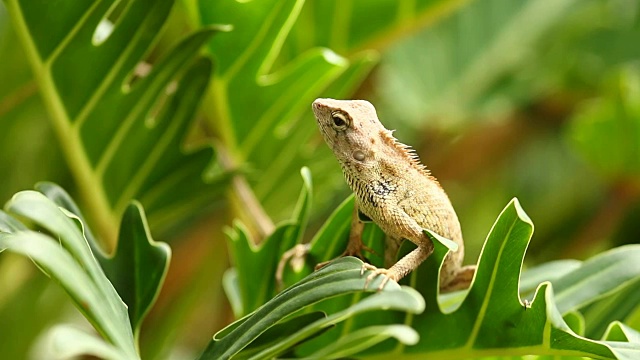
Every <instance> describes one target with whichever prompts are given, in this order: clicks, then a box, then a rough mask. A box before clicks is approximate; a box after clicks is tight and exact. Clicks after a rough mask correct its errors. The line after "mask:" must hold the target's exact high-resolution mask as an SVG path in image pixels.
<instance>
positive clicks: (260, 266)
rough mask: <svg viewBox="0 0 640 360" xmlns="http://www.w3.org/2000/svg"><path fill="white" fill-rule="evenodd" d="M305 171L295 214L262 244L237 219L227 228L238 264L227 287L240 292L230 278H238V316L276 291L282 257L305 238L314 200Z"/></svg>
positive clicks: (256, 305) (264, 300)
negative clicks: (311, 204)
mask: <svg viewBox="0 0 640 360" xmlns="http://www.w3.org/2000/svg"><path fill="white" fill-rule="evenodd" d="M301 174H302V177H303V180H304V185H305V186H304V187H303V188H302V191H301V193H300V196H299V199H298V204H297V205H296V210H295V211H294V214H293V217H292V218H291V219H290V220H289V221H286V222H283V223H281V224H279V225H278V226H277V227H276V229H275V231H274V232H273V233H272V234H271V235H270V236H268V237H267V238H266V239H264V240H263V241H262V243H260V245H259V246H255V245H254V244H253V241H252V240H251V239H250V236H249V234H248V231H247V230H246V229H245V228H244V226H243V225H242V224H240V223H239V222H235V223H234V224H233V228H231V229H227V230H226V232H225V233H226V235H227V239H228V240H229V241H230V245H229V247H230V249H231V256H232V258H233V262H234V264H236V268H235V269H234V270H233V272H234V274H229V275H225V277H226V278H227V280H226V281H225V282H226V285H225V289H226V290H228V291H231V292H232V293H236V291H235V290H234V289H235V287H231V286H232V284H231V283H230V281H234V282H236V281H237V283H238V287H237V289H239V291H238V292H237V293H238V294H239V296H236V295H234V299H235V300H234V302H233V304H234V305H233V306H234V313H235V314H236V316H238V317H240V316H243V315H245V314H247V313H249V312H251V311H253V310H255V309H256V308H257V307H259V306H260V305H262V304H264V303H265V302H266V301H267V300H268V299H269V298H271V297H272V296H273V295H274V294H275V283H274V280H275V268H276V265H277V263H278V259H279V258H280V256H282V254H283V253H284V252H285V251H287V250H289V249H290V248H292V247H293V246H294V245H295V244H296V243H298V242H300V241H301V239H302V234H303V231H304V228H305V227H306V223H307V218H308V211H309V207H310V202H311V199H310V197H311V175H310V173H309V170H308V169H306V168H303V169H302V170H301ZM265 254H274V256H265ZM269 269H274V270H273V271H269ZM265 270H266V271H265Z"/></svg>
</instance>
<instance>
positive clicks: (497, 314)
mask: <svg viewBox="0 0 640 360" xmlns="http://www.w3.org/2000/svg"><path fill="white" fill-rule="evenodd" d="M304 191H305V190H303V193H304ZM306 191H308V190H306ZM352 206H353V199H352V198H350V199H348V200H347V201H345V202H344V203H343V204H342V205H341V206H340V207H339V208H338V209H336V211H335V212H334V214H333V215H332V216H331V217H330V218H329V219H328V220H327V222H326V223H325V225H324V226H323V227H322V228H321V229H320V230H319V231H318V233H317V234H316V236H315V237H314V238H313V240H312V241H311V243H310V244H309V255H308V257H307V263H306V264H305V265H304V266H301V267H299V268H296V269H291V268H290V267H288V268H287V270H286V271H287V272H289V273H291V272H293V273H294V274H293V275H290V276H289V277H287V276H285V280H286V282H287V283H288V284H291V283H293V282H294V281H295V280H296V279H299V278H300V277H303V276H304V275H307V274H310V275H307V277H305V278H303V279H302V280H301V281H299V282H296V283H294V284H293V285H292V287H291V288H289V289H287V290H285V291H283V292H282V293H280V294H278V295H277V296H276V297H275V298H274V299H273V300H271V301H269V302H267V303H266V304H265V305H264V306H263V307H261V308H259V310H257V312H255V313H253V314H251V315H248V316H247V317H245V318H243V320H240V322H241V323H242V324H248V323H249V322H251V321H253V322H254V323H255V322H256V321H258V320H259V319H260V318H262V317H264V314H263V313H261V311H263V310H261V309H263V308H264V307H267V308H269V307H272V306H274V304H276V303H278V302H287V301H289V299H288V297H290V296H293V295H292V293H290V291H291V290H290V289H294V288H298V286H302V285H301V284H305V283H307V282H309V281H311V279H314V278H315V277H316V276H322V275H318V273H311V271H312V266H313V265H314V264H315V263H316V262H319V261H325V260H327V258H331V257H333V256H337V255H338V254H339V253H340V252H341V251H342V249H344V246H345V245H346V241H347V239H348V232H349V223H350V216H351V211H352ZM291 223H296V217H294V218H293V219H292V220H291ZM239 229H241V227H237V228H236V231H238V230H239ZM532 233H533V225H532V223H531V220H530V219H529V218H528V216H527V215H526V214H525V213H524V211H523V210H522V208H521V207H520V205H519V203H518V201H517V200H516V199H514V200H513V201H511V202H510V203H509V204H508V205H507V207H506V208H505V209H504V210H503V212H502V213H501V214H500V216H499V217H498V219H497V220H496V222H495V224H494V226H493V227H492V229H491V231H490V234H489V235H488V237H487V241H486V243H485V245H484V247H483V251H482V254H481V256H480V259H479V262H478V270H477V273H476V276H475V279H474V282H473V284H472V286H471V288H470V289H469V290H468V291H464V292H458V293H454V294H446V295H440V294H438V281H436V279H438V278H439V276H438V273H439V267H440V264H441V262H442V260H443V259H444V256H445V255H446V253H447V251H448V249H447V247H446V246H445V245H443V243H441V241H440V239H438V238H436V237H435V236H434V234H432V233H430V232H427V235H428V236H431V237H432V240H433V241H434V244H435V245H436V251H435V253H434V255H433V256H432V257H430V258H429V259H428V260H427V261H426V262H425V263H424V264H423V265H422V266H420V267H419V268H418V270H416V271H414V272H413V273H412V274H411V275H410V276H408V277H407V278H406V279H403V281H402V282H401V283H404V284H408V285H410V286H412V287H413V288H415V289H416V290H418V291H419V293H420V294H422V296H424V298H425V303H426V308H425V311H424V312H422V313H419V314H416V312H415V311H411V312H409V313H402V312H384V311H375V312H371V313H368V314H366V316H362V315H358V314H354V316H352V317H350V318H349V319H348V320H345V321H343V322H340V323H338V324H336V327H335V328H333V329H331V330H329V331H324V332H322V333H318V332H319V331H320V330H321V329H320V328H316V329H315V332H316V333H317V334H318V335H317V336H316V337H314V338H309V339H307V341H303V340H304V339H303V338H302V337H300V338H296V342H294V341H292V342H291V343H287V345H286V346H289V348H288V350H287V352H286V354H288V356H295V357H314V356H316V355H318V356H319V354H322V356H324V355H327V356H329V355H328V353H325V352H324V351H326V349H327V347H330V348H331V354H343V353H342V351H347V353H348V355H344V356H352V355H356V354H357V355H358V356H359V357H360V356H362V357H369V356H371V357H380V358H389V357H390V356H397V355H398V354H403V357H408V358H417V359H418V358H424V357H425V356H433V357H436V358H445V357H446V358H460V359H462V358H472V357H484V356H491V355H497V354H502V355H505V354H508V355H509V356H522V355H554V356H590V357H595V358H610V359H613V358H617V359H633V358H635V356H637V354H638V352H639V351H640V342H638V341H637V337H638V336H639V335H640V334H638V333H637V332H636V331H634V330H633V329H631V328H629V327H627V326H625V325H623V324H621V323H618V322H613V323H611V324H610V325H609V328H608V330H607V332H606V333H605V335H604V336H603V338H602V340H601V341H596V340H590V339H587V338H584V337H582V336H580V335H579V334H582V333H584V320H581V319H582V317H581V315H580V314H579V313H578V311H579V310H581V309H583V308H584V307H585V306H587V305H589V304H592V303H594V302H597V301H598V300H600V299H603V298H605V297H607V296H609V295H610V294H615V293H618V292H620V291H621V290H624V289H625V288H627V287H629V286H631V285H633V284H635V283H637V282H638V281H639V280H638V279H640V266H638V264H637V261H636V259H637V258H638V256H640V246H637V245H630V246H626V247H623V248H619V249H614V250H611V251H608V252H605V253H603V254H600V255H598V256H596V257H594V258H592V259H590V260H588V261H586V262H584V263H581V262H577V261H562V262H555V263H550V264H548V265H544V266H541V267H540V268H534V269H532V270H531V271H530V272H529V273H530V274H527V273H524V274H523V281H522V291H523V294H524V295H526V296H527V298H528V299H530V300H523V298H521V295H520V291H521V282H520V272H521V267H522V263H523V260H524V255H525V251H526V248H527V246H528V244H529V240H530V238H531V235H532ZM278 238H281V235H278V231H276V233H274V235H273V238H270V241H273V242H276V243H277V240H278ZM363 240H364V241H365V243H366V244H367V245H369V246H371V247H373V248H374V250H376V251H378V249H379V248H380V247H381V246H382V242H383V241H384V234H383V233H382V232H381V231H380V230H379V229H378V228H377V227H376V226H367V228H366V230H365V235H364V239H363ZM238 241H247V240H246V239H240V238H235V239H234V240H233V241H232V243H233V246H232V247H231V249H232V254H234V259H236V264H235V265H236V267H237V268H241V267H242V268H245V270H244V271H258V269H257V268H254V264H257V263H260V264H261V265H260V267H259V271H261V272H262V273H263V274H264V273H267V274H269V275H270V274H273V273H274V272H275V270H276V268H275V266H274V264H273V262H272V263H271V267H265V264H266V263H264V262H260V261H261V260H259V259H261V258H262V257H265V258H274V257H275V258H277V257H278V256H279V255H281V254H282V249H275V248H269V247H266V246H265V247H259V248H253V249H252V255H251V256H249V257H246V258H245V257H239V256H238V254H235V252H236V251H237V249H238V247H239V246H240V245H239V244H238V243H237V242H238ZM407 243H408V242H405V244H407ZM403 248H404V249H401V252H402V251H405V252H406V251H409V250H410V246H403ZM350 259H351V260H349V261H353V262H354V264H355V265H357V264H360V262H359V261H356V260H355V259H353V258H350ZM371 260H372V262H373V263H375V264H379V263H380V261H381V260H382V259H380V258H379V257H376V256H374V255H372V256H371ZM345 261H346V260H340V261H336V262H335V263H332V264H344V262H345ZM267 266H268V265H267ZM340 266H343V265H340ZM329 268H330V266H329ZM247 269H249V270H247ZM251 269H253V270H251ZM231 272H233V270H232V271H231ZM269 275H263V276H262V281H261V282H260V283H261V284H262V287H261V289H262V290H261V292H259V293H257V294H256V293H254V292H253V291H254V290H251V288H250V287H253V286H254V285H255V284H253V285H252V284H247V283H246V282H243V281H236V282H233V283H229V284H228V285H229V286H228V287H227V288H226V290H227V291H228V293H229V292H231V293H233V294H234V296H233V298H234V300H233V301H234V302H236V308H238V309H243V311H242V312H241V313H244V314H246V313H247V312H248V311H251V310H252V308H247V307H246V305H247V304H251V306H252V307H253V308H255V306H257V305H258V304H256V303H255V302H252V301H251V300H250V299H254V296H256V295H258V296H259V298H261V299H264V298H265V297H268V294H267V293H265V292H264V289H268V288H273V286H274V285H267V284H265V283H264V281H265V280H266V281H267V282H269V283H273V281H274V278H273V277H272V276H271V277H270V276H269ZM356 275H357V274H356ZM356 277H357V276H356ZM361 279H362V278H361ZM541 282H542V283H541ZM552 284H553V285H552ZM336 285H337V284H336ZM536 285H537V286H536ZM536 287H537V288H536ZM534 288H535V293H532V291H533V289H534ZM554 290H555V291H554ZM313 291H314V290H309V294H305V296H308V297H312V296H314V295H313ZM383 293H384V292H383ZM527 294H530V295H527ZM364 299H365V300H363V297H362V294H361V293H355V294H353V295H346V296H340V297H337V298H332V299H327V300H324V301H322V302H320V303H317V304H313V305H309V304H308V303H304V304H305V306H307V307H306V308H305V310H304V312H305V313H317V312H320V313H325V314H328V317H329V318H330V317H331V316H332V314H338V313H341V312H342V311H346V310H345V309H350V308H352V307H357V306H359V304H360V303H361V302H362V301H366V299H369V297H365V298H364ZM612 306H615V305H612ZM629 311H632V309H630V310H629ZM280 314H281V315H289V314H290V313H288V312H283V313H280ZM563 316H565V317H566V320H565V319H564V318H563ZM279 319H280V320H282V319H283V318H282V317H281V318H279ZM316 321H321V320H316ZM275 323H277V322H272V323H270V324H265V323H261V325H256V326H262V327H260V328H259V329H260V330H259V331H265V328H264V327H268V326H273V325H275ZM309 323H311V320H310V321H309ZM256 324H257V323H256ZM397 324H402V325H403V326H407V325H408V326H411V327H413V328H414V329H415V330H416V331H417V334H418V335H419V336H420V340H419V341H418V342H417V343H416V344H411V342H408V341H396V340H390V339H385V341H376V340H377V338H376V334H375V333H369V332H368V330H366V329H369V328H370V327H372V326H388V327H392V326H396V325H397ZM580 324H582V325H580ZM234 326H235V325H234ZM248 326H249V325H244V327H243V330H242V332H245V331H254V330H255V329H254V328H253V327H248ZM308 326H310V327H313V325H308ZM574 329H575V330H574ZM580 329H582V330H580ZM229 331H230V330H227V331H224V332H223V334H227V333H229ZM233 331H235V330H233ZM233 331H232V332H231V333H229V335H231V334H232V333H233ZM576 331H577V332H576ZM235 336H237V335H235ZM224 339H225V338H224V337H223V340H221V341H224ZM354 339H358V340H357V343H358V344H359V345H361V346H359V347H358V350H357V351H348V349H350V348H352V347H353V345H354V343H353V342H352V341H356V340H354ZM614 340H615V341H614ZM228 341H229V340H228ZM300 341H303V342H301V343H297V342H300ZM369 341H371V342H369ZM214 343H215V341H214V342H212V343H211V347H212V348H215V347H216V346H222V345H214ZM409 345H411V346H409ZM242 346H249V349H250V348H251V340H250V339H246V340H245V343H243V345H242ZM270 346H275V345H270ZM283 346H284V345H283ZM323 349H324V350H323ZM210 350H211V348H210ZM284 350H285V349H280V348H279V351H280V352H283V351H284ZM246 351H249V350H246ZM261 351H265V352H264V353H265V354H271V353H270V352H269V351H268V350H265V349H264V348H261ZM241 354H243V353H242V352H240V353H239V355H238V356H239V357H240V358H243V355H241ZM341 356H342V355H341ZM258 358H260V357H258Z"/></svg>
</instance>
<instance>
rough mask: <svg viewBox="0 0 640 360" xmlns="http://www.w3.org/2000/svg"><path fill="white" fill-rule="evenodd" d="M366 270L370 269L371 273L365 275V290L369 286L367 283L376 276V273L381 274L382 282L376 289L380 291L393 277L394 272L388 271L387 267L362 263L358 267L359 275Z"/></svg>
mask: <svg viewBox="0 0 640 360" xmlns="http://www.w3.org/2000/svg"><path fill="white" fill-rule="evenodd" d="M367 270H369V271H371V274H369V275H368V276H367V279H366V280H365V282H364V288H365V290H366V289H367V287H368V286H369V283H370V282H371V281H373V279H375V278H376V277H378V275H382V276H383V279H382V282H381V283H380V286H378V291H382V289H384V286H385V285H386V284H387V282H389V280H391V279H394V278H395V275H394V273H393V272H392V271H390V270H389V269H385V268H377V267H375V266H373V265H371V264H363V265H362V268H361V269H360V275H364V272H365V271H367Z"/></svg>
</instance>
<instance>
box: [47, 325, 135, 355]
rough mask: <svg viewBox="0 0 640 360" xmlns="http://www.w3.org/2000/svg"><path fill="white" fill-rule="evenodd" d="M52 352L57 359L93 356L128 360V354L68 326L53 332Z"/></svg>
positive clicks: (51, 334)
mask: <svg viewBox="0 0 640 360" xmlns="http://www.w3.org/2000/svg"><path fill="white" fill-rule="evenodd" d="M50 336H51V339H52V342H53V343H52V345H51V351H52V354H51V355H53V356H54V357H55V358H56V359H70V358H73V357H79V356H82V355H85V356H86V355H92V356H95V357H97V358H100V359H128V358H129V357H127V354H126V353H123V352H122V351H120V350H119V349H118V348H116V347H114V346H113V345H111V344H109V343H107V342H105V341H104V340H103V339H101V338H99V337H96V336H95V335H93V334H88V333H86V332H84V331H82V330H80V329H77V328H75V327H72V326H68V325H58V326H56V327H55V328H53V329H52V330H51V333H50Z"/></svg>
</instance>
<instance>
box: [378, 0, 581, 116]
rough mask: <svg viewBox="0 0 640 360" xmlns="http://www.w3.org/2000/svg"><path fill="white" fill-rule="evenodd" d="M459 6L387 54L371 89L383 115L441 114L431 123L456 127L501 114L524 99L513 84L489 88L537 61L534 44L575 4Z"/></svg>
mask: <svg viewBox="0 0 640 360" xmlns="http://www.w3.org/2000/svg"><path fill="white" fill-rule="evenodd" d="M461 3H462V5H463V6H462V7H460V9H459V10H458V11H457V12H456V13H454V14H452V16H450V17H448V18H446V19H443V21H441V22H439V23H436V24H435V25H434V26H432V27H428V28H424V29H422V30H421V31H420V32H419V33H418V34H417V35H416V36H413V37H411V38H408V39H407V40H406V41H403V42H397V43H396V44H393V47H392V48H391V49H390V51H387V52H385V54H384V57H383V59H382V61H381V66H380V71H379V73H378V79H377V80H378V83H380V84H384V86H378V87H377V88H378V93H379V95H380V96H379V99H380V101H379V102H378V103H379V104H380V106H381V107H384V108H385V109H387V118H390V119H403V120H404V121H406V122H408V123H410V124H411V125H413V126H415V127H418V126H421V125H424V124H425V121H424V119H425V118H429V119H435V120H433V121H430V124H433V123H434V121H438V120H437V119H442V120H441V121H440V122H439V123H438V124H437V125H439V126H441V127H456V126H459V125H460V122H461V120H463V119H465V118H470V119H473V120H476V121H477V119H478V118H479V117H481V116H479V115H478V114H479V113H481V112H483V110H484V112H485V113H489V114H492V115H493V114H496V112H498V113H500V114H503V113H505V112H506V111H508V110H510V109H511V107H512V106H513V105H512V104H513V103H514V102H517V101H522V100H521V99H519V98H518V95H521V94H519V93H518V91H514V89H512V88H506V89H505V88H502V89H499V90H502V91H498V93H497V94H496V90H495V88H496V87H498V85H500V83H501V82H504V78H505V77H507V76H509V75H511V74H512V73H514V72H518V71H520V72H522V69H523V68H525V69H526V66H527V65H529V64H531V63H533V64H535V63H536V61H537V60H539V57H540V56H539V55H538V53H536V52H534V51H532V49H534V47H535V46H536V45H537V44H538V43H540V42H542V43H546V42H547V41H545V40H546V37H548V36H550V35H553V34H554V33H553V30H554V27H555V26H557V25H558V24H561V23H562V22H563V21H564V20H565V19H566V17H567V15H568V14H571V10H573V9H574V8H575V6H576V5H577V4H579V3H581V2H579V1H575V0H571V1H554V2H551V3H549V2H547V1H544V0H542V1H541V0H523V1H510V0H493V1H488V0H484V1H468V2H461ZM488 14H490V16H489V15H488ZM541 53H542V51H541ZM548 72H549V71H548V69H547V72H545V73H544V75H547V74H548ZM416 74H421V75H420V76H416ZM517 75H519V73H517ZM541 77H542V76H541ZM523 82H524V83H525V84H526V85H523V86H522V87H525V86H526V91H527V96H528V97H534V96H536V95H538V94H539V92H538V91H536V90H537V89H535V88H534V89H531V83H532V80H531V79H530V78H529V77H527V78H526V81H523ZM544 85H546V84H544ZM514 95H515V96H514ZM486 117H487V118H488V117H489V116H486Z"/></svg>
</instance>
